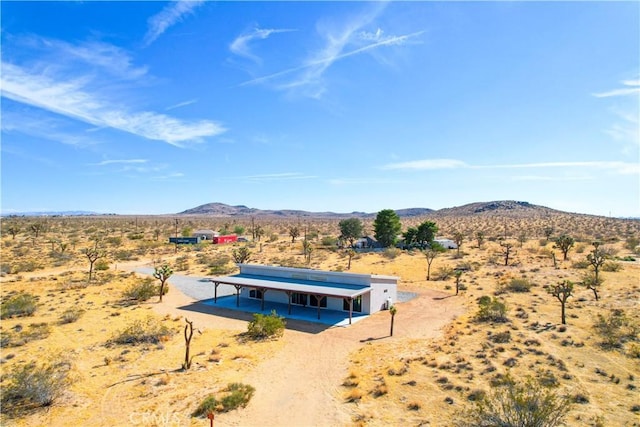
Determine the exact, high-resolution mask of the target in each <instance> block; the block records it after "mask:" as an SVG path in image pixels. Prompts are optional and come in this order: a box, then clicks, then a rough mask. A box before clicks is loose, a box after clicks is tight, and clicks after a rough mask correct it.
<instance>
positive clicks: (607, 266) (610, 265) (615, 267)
mask: <svg viewBox="0 0 640 427" xmlns="http://www.w3.org/2000/svg"><path fill="white" fill-rule="evenodd" d="M621 270H622V264H620V263H619V262H615V261H607V262H605V263H604V264H603V265H602V271H608V272H612V273H615V272H616V271H621Z"/></svg>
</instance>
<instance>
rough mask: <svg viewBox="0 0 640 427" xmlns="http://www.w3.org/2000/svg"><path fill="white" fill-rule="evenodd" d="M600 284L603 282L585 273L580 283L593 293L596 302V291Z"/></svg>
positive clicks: (595, 276)
mask: <svg viewBox="0 0 640 427" xmlns="http://www.w3.org/2000/svg"><path fill="white" fill-rule="evenodd" d="M602 282H604V280H602V279H600V278H599V277H598V275H597V274H594V273H586V274H585V275H584V276H582V281H581V282H580V283H582V285H583V286H584V287H586V288H587V289H591V290H592V291H593V296H595V297H596V301H598V297H599V295H598V289H599V288H600V285H602Z"/></svg>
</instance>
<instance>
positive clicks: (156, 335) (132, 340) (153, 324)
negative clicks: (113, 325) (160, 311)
mask: <svg viewBox="0 0 640 427" xmlns="http://www.w3.org/2000/svg"><path fill="white" fill-rule="evenodd" d="M171 333H172V332H171V330H170V329H169V328H168V327H166V326H165V325H163V324H162V323H161V322H160V321H158V320H156V319H154V318H152V317H148V318H147V319H145V320H136V321H135V322H133V323H132V324H131V325H130V326H129V327H127V328H126V329H124V330H122V331H119V332H117V333H116V335H115V336H114V337H113V338H112V339H111V341H110V342H112V343H114V344H134V345H135V344H141V343H154V344H156V343H159V342H160V341H164V340H166V339H168V337H169V336H170V335H171Z"/></svg>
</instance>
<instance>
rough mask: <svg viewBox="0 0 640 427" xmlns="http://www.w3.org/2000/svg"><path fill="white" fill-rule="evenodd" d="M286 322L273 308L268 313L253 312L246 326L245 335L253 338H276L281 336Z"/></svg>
mask: <svg viewBox="0 0 640 427" xmlns="http://www.w3.org/2000/svg"><path fill="white" fill-rule="evenodd" d="M285 326H286V322H285V320H284V317H281V316H278V313H276V311H275V310H273V311H272V312H271V314H269V315H264V314H261V313H255V314H254V315H253V320H252V321H251V322H249V325H248V326H247V336H249V337H250V338H252V339H254V340H260V339H266V338H277V337H280V336H282V334H283V333H284V328H285Z"/></svg>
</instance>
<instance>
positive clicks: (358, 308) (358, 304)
mask: <svg viewBox="0 0 640 427" xmlns="http://www.w3.org/2000/svg"><path fill="white" fill-rule="evenodd" d="M342 309H343V310H344V311H349V300H348V299H347V298H345V299H343V300H342ZM353 311H355V312H358V313H361V312H362V295H360V296H358V297H355V298H354V299H353Z"/></svg>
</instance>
